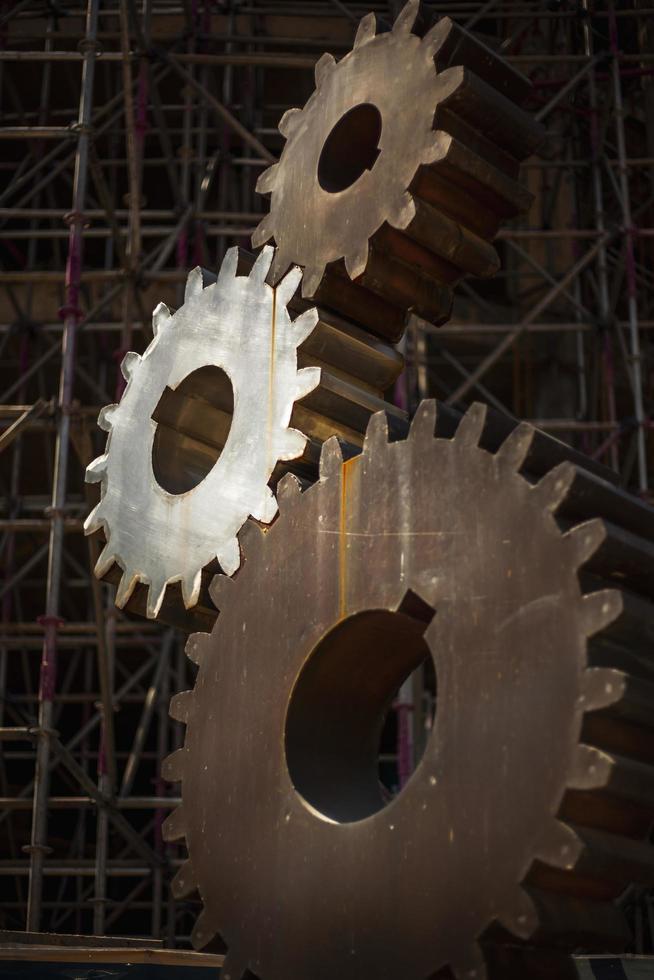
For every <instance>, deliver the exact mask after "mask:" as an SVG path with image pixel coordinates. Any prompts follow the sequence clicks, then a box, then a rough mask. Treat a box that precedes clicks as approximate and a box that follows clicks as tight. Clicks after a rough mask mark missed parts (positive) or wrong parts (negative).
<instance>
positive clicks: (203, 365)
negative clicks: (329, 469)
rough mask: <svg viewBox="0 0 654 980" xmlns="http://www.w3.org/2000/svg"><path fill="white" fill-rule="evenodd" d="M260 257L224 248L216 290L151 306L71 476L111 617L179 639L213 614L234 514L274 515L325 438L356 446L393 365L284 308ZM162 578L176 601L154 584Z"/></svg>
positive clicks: (372, 344)
mask: <svg viewBox="0 0 654 980" xmlns="http://www.w3.org/2000/svg"><path fill="white" fill-rule="evenodd" d="M272 255H273V250H272V249H271V248H266V249H264V250H263V252H262V253H261V254H260V256H259V257H258V259H257V260H256V261H255V258H254V256H252V255H250V254H249V253H246V252H243V250H242V249H239V248H234V249H231V250H230V251H229V252H228V253H227V256H226V257H225V260H224V262H223V265H222V268H221V270H220V275H219V277H218V281H217V282H216V281H215V278H214V277H211V276H210V274H209V273H207V272H205V271H203V270H200V269H195V270H194V271H193V272H192V273H191V274H190V275H189V278H188V282H187V289H186V296H185V301H184V304H183V306H182V307H181V308H180V309H179V310H178V311H177V312H176V313H174V314H171V313H170V311H169V310H168V308H167V307H165V306H164V305H163V304H160V305H159V306H158V307H157V309H156V310H155V312H154V318H153V324H154V333H155V338H154V340H153V341H152V343H151V344H150V346H149V347H148V349H147V350H146V351H145V353H144V354H143V356H139V355H138V354H135V353H129V354H127V356H126V357H125V359H124V361H123V364H122V370H123V374H124V375H125V377H126V379H127V380H128V385H127V388H126V390H125V393H124V395H123V398H122V401H121V402H120V404H119V405H110V406H108V407H107V408H105V409H104V410H103V411H102V413H101V414H100V419H99V424H100V426H101V427H102V428H105V429H106V430H107V431H109V432H110V437H109V439H108V442H107V448H106V451H105V454H104V455H103V456H100V457H99V458H98V459H96V460H95V461H94V462H93V463H91V465H90V466H89V467H88V470H87V481H88V482H98V481H101V483H102V499H101V501H100V503H99V505H98V506H97V507H96V508H95V510H94V511H93V512H92V513H91V514H90V515H89V517H88V518H87V521H86V527H85V529H86V533H87V534H92V533H95V532H98V531H99V530H100V529H103V530H104V533H105V537H106V539H107V540H106V544H105V547H104V550H103V552H102V554H101V556H100V559H99V561H98V563H97V566H96V575H98V576H99V577H102V578H104V579H105V580H107V581H110V582H112V583H113V584H115V585H117V586H118V592H117V598H116V602H117V604H118V606H119V607H121V608H122V607H124V606H126V605H127V607H128V608H129V609H130V610H131V611H132V612H136V613H138V614H140V615H147V616H148V617H151V618H152V617H154V618H159V619H162V620H163V621H164V622H168V623H170V624H171V625H175V626H179V627H181V628H182V629H186V631H187V632H190V631H192V630H193V629H210V628H211V625H212V623H213V621H214V619H215V615H216V613H215V609H214V608H213V606H212V603H211V600H210V598H209V597H208V595H207V594H206V593H207V589H206V584H205V583H206V580H207V579H209V580H210V577H211V572H210V569H211V562H212V559H213V558H214V557H215V558H216V559H217V561H218V562H219V564H220V566H221V567H222V570H223V571H225V572H227V573H228V574H231V573H233V572H234V571H235V570H236V569H237V568H238V565H239V561H240V554H239V550H238V543H237V539H236V533H237V531H238V530H239V529H240V528H241V526H242V524H243V523H244V521H245V520H246V519H247V517H248V516H249V515H251V516H253V517H255V518H256V519H257V520H260V521H262V522H264V523H265V522H268V521H270V520H271V519H272V518H273V517H274V515H275V513H276V511H277V505H276V503H275V500H274V497H273V494H272V490H271V487H272V488H274V487H275V485H276V484H277V481H278V480H279V479H280V477H281V476H282V475H283V474H284V473H285V472H289V471H292V472H294V473H296V474H297V475H298V476H299V477H301V478H302V479H304V480H308V481H311V480H313V479H315V477H316V475H317V468H318V459H319V456H320V446H321V444H322V443H323V442H324V440H325V439H327V438H328V437H329V436H331V435H333V434H335V433H336V434H338V435H339V436H340V438H341V439H343V440H345V442H346V443H347V444H348V445H349V446H350V452H351V453H354V452H357V451H358V450H359V449H360V447H361V444H362V441H363V435H362V433H363V432H365V428H366V425H367V422H368V419H369V418H370V415H371V414H373V413H374V412H376V411H378V410H379V409H380V408H381V407H382V406H384V405H385V402H384V401H383V392H384V390H385V389H386V388H387V387H388V386H389V385H390V384H392V383H393V382H394V381H395V379H396V378H397V377H398V375H399V373H400V372H401V370H402V366H403V360H402V357H401V356H400V355H399V354H398V353H397V352H396V351H394V350H393V349H392V348H391V347H389V345H387V344H385V343H383V342H382V341H379V340H376V339H375V338H374V337H371V336H370V335H368V334H366V333H365V332H364V331H362V330H361V329H359V328H358V327H356V326H355V325H354V324H351V323H348V322H346V321H345V320H343V319H341V318H338V317H334V316H333V315H330V314H329V313H327V312H326V311H324V310H316V309H315V308H312V307H310V306H309V304H307V303H305V302H303V301H301V300H298V298H297V296H296V295H295V293H296V291H297V287H298V284H299V281H300V278H301V272H300V270H299V269H297V268H296V269H294V270H293V271H292V272H290V273H289V274H288V275H287V276H286V277H285V279H284V280H283V281H282V282H281V283H280V285H279V286H277V287H275V288H273V287H271V286H269V285H267V284H266V282H265V277H266V275H267V273H268V270H269V267H270V263H271V260H272ZM207 279H213V282H212V284H211V285H209V286H207V287H206V288H203V280H207ZM273 311H274V312H273ZM291 315H295V316H296V319H295V320H291ZM298 365H300V369H299V370H298V369H297V368H298ZM216 372H218V374H216ZM389 409H390V411H392V412H393V413H394V416H395V419H396V421H397V422H400V421H401V420H402V419H403V418H404V413H403V412H401V411H400V410H399V409H394V408H393V407H392V406H389ZM289 419H290V427H289ZM268 483H270V486H268ZM127 500H129V506H128V505H127V503H126V502H127ZM153 532H154V533H153ZM203 568H204V569H205V572H204V574H203ZM217 570H218V569H217V568H214V569H213V571H214V573H215V571H217ZM177 581H179V582H181V596H178V595H177V594H176V589H177V590H178V589H179V586H177V587H173V588H172V589H171V588H167V586H169V585H170V583H175V582H177ZM138 582H140V583H145V584H140V585H139V584H137V583H138ZM200 589H202V592H200ZM164 598H165V601H164Z"/></svg>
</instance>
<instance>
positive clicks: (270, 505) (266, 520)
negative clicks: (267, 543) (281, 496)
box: [252, 487, 277, 524]
mask: <svg viewBox="0 0 654 980" xmlns="http://www.w3.org/2000/svg"><path fill="white" fill-rule="evenodd" d="M263 489H264V492H263V495H262V498H261V500H260V501H259V504H258V505H257V506H256V507H253V508H252V517H254V519H255V521H261V523H262V524H270V522H271V521H273V520H274V519H275V517H277V501H276V500H275V496H274V494H273V492H272V490H271V489H270V487H264V488H263Z"/></svg>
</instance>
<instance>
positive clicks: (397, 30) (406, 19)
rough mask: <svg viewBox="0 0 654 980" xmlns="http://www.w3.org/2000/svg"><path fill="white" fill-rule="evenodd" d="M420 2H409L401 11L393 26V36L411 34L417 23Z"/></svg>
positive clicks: (418, 0) (416, 0)
mask: <svg viewBox="0 0 654 980" xmlns="http://www.w3.org/2000/svg"><path fill="white" fill-rule="evenodd" d="M419 9H420V0H409V2H408V3H405V5H404V6H403V7H402V9H401V10H400V12H399V14H398V15H397V17H396V18H395V23H394V24H393V34H409V33H410V32H411V28H412V27H413V25H414V24H415V22H416V17H417V16H418V10H419Z"/></svg>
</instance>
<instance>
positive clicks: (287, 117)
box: [277, 108, 302, 140]
mask: <svg viewBox="0 0 654 980" xmlns="http://www.w3.org/2000/svg"><path fill="white" fill-rule="evenodd" d="M301 118H302V110H301V109H297V108H293V109H287V110H286V112H285V113H284V115H283V116H282V118H281V119H280V120H279V123H278V124H277V129H278V130H279V131H280V133H281V134H282V136H284V137H285V138H286V139H287V140H288V139H290V138H291V136H292V135H293V133H294V132H295V130H296V129H297V126H298V123H299V122H300V119H301Z"/></svg>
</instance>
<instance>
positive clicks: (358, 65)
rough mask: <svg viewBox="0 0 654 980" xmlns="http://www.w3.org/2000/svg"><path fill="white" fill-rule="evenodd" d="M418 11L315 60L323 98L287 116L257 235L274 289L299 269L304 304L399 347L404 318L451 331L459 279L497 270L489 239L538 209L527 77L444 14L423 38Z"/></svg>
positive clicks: (537, 131)
mask: <svg viewBox="0 0 654 980" xmlns="http://www.w3.org/2000/svg"><path fill="white" fill-rule="evenodd" d="M418 9H419V3H418V2H417V0H410V2H409V3H407V4H406V6H405V7H404V9H403V10H402V11H401V12H400V14H399V15H398V17H397V19H396V21H395V23H394V25H393V28H392V30H391V31H389V32H386V33H381V34H376V31H375V16H374V14H368V15H367V16H366V17H364V18H363V20H362V21H361V23H360V25H359V28H358V31H357V34H356V38H355V41H354V47H353V50H352V51H350V52H349V53H347V54H346V55H345V56H344V57H343V58H342V59H341V60H340V61H339V62H338V63H337V62H336V61H335V59H334V58H333V56H332V55H330V54H325V55H323V57H322V58H321V59H320V60H319V61H318V63H317V65H316V70H315V76H316V90H315V92H314V93H313V95H312V96H311V97H310V99H309V101H308V102H307V104H306V105H305V106H304V108H303V109H290V110H289V111H288V112H286V113H285V115H284V116H283V117H282V119H281V121H280V124H279V129H280V132H281V133H282V135H283V136H284V137H285V138H286V143H285V146H284V149H283V152H282V155H281V158H280V160H279V162H278V163H275V164H273V165H272V167H270V168H269V169H268V170H266V171H265V172H264V173H263V174H262V175H261V177H260V178H259V181H258V184H257V189H258V190H259V191H260V192H261V193H264V194H269V195H270V196H271V205H270V213H269V214H268V215H266V216H265V217H264V218H263V220H262V221H261V223H260V225H259V227H258V228H257V229H256V231H255V233H254V235H253V238H252V241H253V243H254V244H255V245H261V244H263V243H264V242H266V241H269V240H270V239H274V241H275V243H276V245H277V252H276V255H275V259H274V262H273V267H272V271H271V277H272V278H271V281H272V282H275V281H277V279H278V278H279V277H280V276H281V275H283V274H284V272H285V271H286V269H287V268H288V267H289V265H290V264H291V263H297V264H298V265H300V266H302V267H303V268H304V270H305V273H304V279H303V285H302V290H303V295H304V296H305V297H315V298H316V300H317V301H318V302H321V303H324V304H325V305H326V306H328V307H329V306H331V307H332V308H334V309H336V310H341V311H343V312H345V313H346V314H347V315H348V316H353V317H354V318H355V319H356V318H357V317H358V318H360V320H361V321H362V322H365V324H366V326H368V328H369V329H370V330H372V331H373V332H379V333H381V334H382V335H383V336H386V337H388V338H389V339H392V340H393V341H396V340H398V339H399V337H400V336H401V334H402V331H403V329H404V326H405V323H406V314H407V312H408V311H413V312H415V313H417V314H419V315H420V316H422V317H424V318H426V319H428V320H430V321H432V322H433V323H436V324H439V323H443V322H444V321H445V320H447V319H448V318H449V316H450V310H451V305H452V295H453V294H452V288H453V286H454V284H455V283H456V282H457V281H458V280H459V279H460V278H461V277H462V276H464V275H467V274H471V275H475V276H489V275H492V274H493V273H494V272H495V271H496V270H497V268H498V266H499V260H498V256H497V254H496V252H495V250H494V248H493V247H492V245H491V244H490V241H491V240H492V238H493V237H494V236H495V234H496V232H497V230H498V228H499V225H500V224H501V223H502V222H503V221H505V220H506V219H507V218H510V217H513V216H514V215H516V214H518V213H520V212H523V211H525V210H526V209H527V208H528V206H529V203H530V201H531V195H530V194H529V193H528V191H527V190H526V189H525V188H523V187H522V186H521V185H520V184H519V183H518V181H517V179H516V178H517V176H518V169H519V162H520V160H521V159H523V158H524V157H525V156H528V155H529V154H530V153H531V152H532V151H533V149H534V148H535V146H536V145H537V144H538V143H539V142H540V140H541V139H542V136H543V132H542V129H541V127H540V126H539V125H538V124H537V123H535V122H534V121H533V120H532V119H531V118H530V117H529V115H528V114H527V113H525V112H523V111H522V110H521V109H520V108H519V106H518V104H517V103H518V102H519V101H520V100H521V99H523V98H524V96H525V94H526V92H527V91H528V90H529V83H528V82H527V81H526V79H524V78H523V76H521V75H520V74H519V73H517V72H516V71H514V70H513V69H512V68H511V67H510V66H509V65H508V64H507V63H506V62H505V61H503V59H502V58H501V57H498V56H497V55H496V54H494V53H493V52H492V51H491V50H490V49H489V48H487V47H485V46H484V45H483V44H481V43H480V42H479V41H478V40H476V39H474V38H473V37H472V36H471V35H470V34H467V33H466V32H465V31H462V30H461V29H459V28H458V27H456V25H455V24H453V23H452V21H450V20H449V19H448V18H444V19H443V20H440V21H439V22H438V23H437V24H436V25H435V26H434V27H433V28H431V29H430V30H429V31H428V32H427V33H426V34H425V36H424V37H422V38H420V37H418V36H417V35H416V34H414V33H412V27H413V25H414V21H415V19H416V16H417V14H418ZM307 214H310V215H311V220H307Z"/></svg>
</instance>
